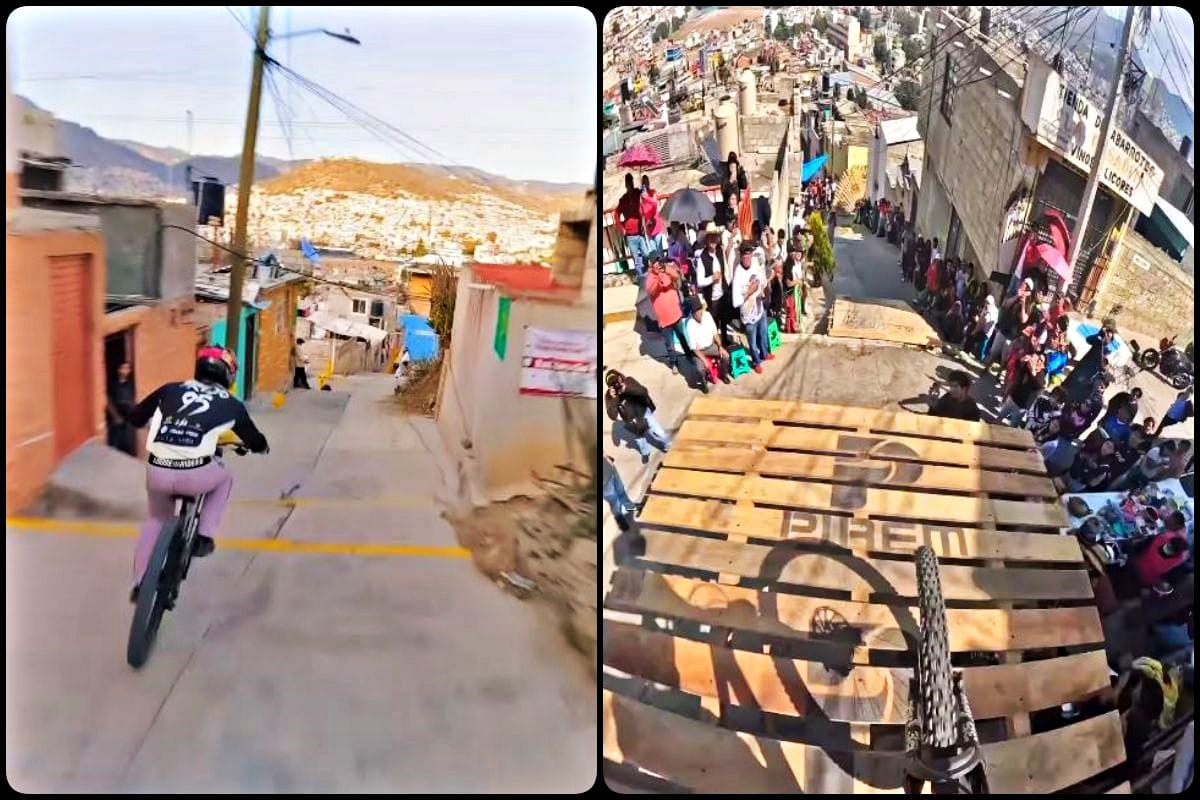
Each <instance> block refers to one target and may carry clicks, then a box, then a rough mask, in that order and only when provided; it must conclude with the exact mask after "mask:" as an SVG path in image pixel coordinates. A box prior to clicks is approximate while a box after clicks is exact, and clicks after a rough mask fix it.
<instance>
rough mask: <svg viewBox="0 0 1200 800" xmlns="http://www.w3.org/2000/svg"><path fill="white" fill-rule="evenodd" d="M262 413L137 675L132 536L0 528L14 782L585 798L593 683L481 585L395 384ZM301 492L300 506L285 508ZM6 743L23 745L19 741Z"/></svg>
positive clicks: (534, 624) (362, 385)
mask: <svg viewBox="0 0 1200 800" xmlns="http://www.w3.org/2000/svg"><path fill="white" fill-rule="evenodd" d="M336 389H337V390H336V391H334V392H311V393H299V392H293V393H292V394H291V395H289V396H288V399H287V403H286V404H285V405H284V407H283V408H281V409H272V408H269V407H266V408H258V409H254V410H253V414H254V416H255V418H256V420H257V421H258V423H259V425H260V427H261V428H262V429H263V431H264V433H265V434H266V435H267V437H268V439H269V440H270V442H271V448H272V452H271V453H270V455H268V456H265V457H247V458H235V457H230V458H228V459H227V464H228V466H229V467H230V468H231V469H232V470H233V471H234V473H235V475H236V476H237V482H236V485H235V490H234V501H233V503H232V505H231V506H230V510H229V513H228V514H227V517H226V521H225V523H224V525H223V526H222V532H223V533H224V534H225V537H224V539H219V540H218V549H217V552H216V553H215V554H214V555H213V556H211V557H209V558H207V559H205V560H203V561H200V562H196V564H195V565H194V567H193V570H192V572H191V575H190V577H189V579H188V581H187V582H186V583H185V585H184V587H183V592H182V595H181V599H180V602H179V605H178V607H177V609H176V610H175V611H174V612H172V613H169V614H168V615H167V617H166V619H165V620H164V623H163V628H162V630H161V631H160V633H159V639H158V643H157V646H156V649H155V652H154V653H153V655H152V657H151V660H150V662H149V663H148V664H147V665H146V666H145V667H144V668H143V669H142V670H141V671H137V672H135V671H133V670H131V669H130V668H129V666H128V665H127V664H126V663H125V657H124V656H125V641H126V637H127V635H128V630H129V622H130V616H131V614H132V607H131V606H130V604H129V602H128V591H129V571H130V561H131V556H132V552H133V544H134V528H133V526H132V525H129V524H111V523H108V524H89V523H86V522H83V521H76V520H66V519H58V520H15V521H14V520H9V524H8V526H7V534H8V535H7V536H6V563H7V568H6V578H7V585H8V591H7V613H6V622H7V625H6V628H7V637H6V639H7V641H6V643H7V654H8V655H7V664H6V667H7V670H8V676H9V680H8V681H7V686H8V690H7V696H6V701H7V707H8V713H7V726H6V728H7V738H6V750H7V759H6V767H7V772H8V778H9V782H10V783H11V784H12V785H14V786H15V787H17V788H18V789H21V790H23V791H37V792H71V791H89V792H92V791H102V792H160V793H172V792H182V791H201V792H306V793H307V792H379V791H392V792H395V791H399V792H433V791H439V792H441V791H452V792H484V791H488V792H494V791H501V792H519V791H528V792H579V791H583V790H585V789H587V788H588V787H589V786H590V785H591V783H592V781H593V777H592V776H594V775H595V770H596V766H595V748H596V714H595V702H594V701H595V682H594V678H593V677H592V675H591V674H590V673H589V670H588V668H587V665H586V664H585V663H584V662H583V660H582V659H581V658H580V657H579V655H578V654H577V653H575V652H574V651H572V650H571V649H570V647H569V645H568V644H567V642H566V641H565V640H564V638H563V637H562V635H561V634H560V632H559V631H558V630H557V628H556V626H555V625H554V623H553V621H552V619H551V617H550V615H549V614H543V613H542V612H541V610H540V609H538V608H537V607H536V606H531V605H525V604H522V602H521V601H520V600H517V599H515V598H513V597H511V596H509V595H507V594H505V593H503V592H502V591H501V590H500V589H498V588H497V587H496V586H494V585H492V584H491V583H490V582H489V581H488V580H487V579H485V578H484V577H483V576H482V575H481V574H479V573H478V572H477V571H476V569H475V567H474V565H473V564H472V562H471V560H470V557H469V554H468V553H467V552H466V551H465V550H463V549H461V548H460V547H459V546H458V543H457V542H456V541H455V536H454V532H453V529H452V528H451V527H450V525H449V524H447V523H446V521H445V520H443V518H442V516H441V508H442V506H441V504H440V502H439V498H445V497H449V496H453V494H454V492H455V488H454V486H453V485H452V482H453V480H454V475H453V470H452V469H450V467H449V466H448V464H447V463H446V461H445V459H444V457H443V456H442V455H441V452H440V443H439V439H438V435H437V430H436V428H435V426H434V423H433V421H432V420H429V419H425V418H415V417H406V416H403V415H402V414H401V413H400V412H399V411H398V409H397V408H396V406H395V403H394V401H393V398H392V379H391V377H390V376H387V375H363V376H356V377H352V378H347V379H344V380H341V379H339V381H338V386H337V387H336ZM297 484H298V486H299V488H296V489H295V491H294V495H293V500H291V501H281V500H280V499H279V498H280V496H281V494H283V493H286V492H287V491H288V490H290V489H293V487H295V486H296V485H297ZM14 732H19V734H16V733H14Z"/></svg>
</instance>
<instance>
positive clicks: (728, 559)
mask: <svg viewBox="0 0 1200 800" xmlns="http://www.w3.org/2000/svg"><path fill="white" fill-rule="evenodd" d="M644 538H645V542H646V550H645V555H644V556H643V557H644V558H645V559H646V560H647V561H655V562H658V563H660V564H670V565H675V566H680V567H687V568H690V569H699V570H704V571H707V572H712V573H717V574H720V573H729V574H732V575H736V576H740V577H743V578H757V579H760V580H765V581H769V582H771V583H788V584H793V585H796V586H811V587H816V588H820V589H832V590H836V591H848V592H855V591H858V592H862V593H864V594H869V593H883V594H895V595H899V596H901V597H916V596H917V575H916V568H915V566H914V565H913V563H912V562H909V561H885V560H882V559H872V558H863V557H858V556H853V555H848V554H846V555H844V554H831V553H819V552H804V551H801V550H797V549H795V548H791V547H787V546H783V547H779V546H775V547H767V546H764V545H757V544H738V543H733V542H727V541H721V540H716V539H704V538H701V537H699V536H687V535H681V534H674V533H663V532H661V531H645V532H644ZM939 572H940V575H941V579H942V595H943V596H944V597H945V598H946V599H947V600H996V601H1000V600H1085V599H1089V598H1091V597H1092V586H1091V583H1090V582H1089V581H1088V574H1087V571H1086V570H1084V569H1071V570H1068V569H1053V570H1051V569H994V568H989V567H967V566H959V565H956V564H942V565H940V568H939Z"/></svg>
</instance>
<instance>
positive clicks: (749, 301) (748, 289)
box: [733, 242, 774, 374]
mask: <svg viewBox="0 0 1200 800" xmlns="http://www.w3.org/2000/svg"><path fill="white" fill-rule="evenodd" d="M755 249H756V245H755V244H754V243H753V242H745V243H744V244H742V250H741V254H740V255H741V263H740V264H739V266H738V268H737V271H736V272H735V273H734V274H733V305H734V307H735V308H736V309H738V313H739V314H740V316H741V319H742V325H743V326H744V328H745V330H746V340H747V344H748V345H749V350H750V364H751V367H752V368H753V369H754V371H755V372H758V373H760V374H761V373H762V362H763V361H769V360H770V359H772V358H773V357H774V356H772V355H771V352H770V350H769V349H768V348H769V343H768V341H767V314H766V309H765V307H764V302H763V294H764V292H765V291H766V288H767V282H766V276H764V275H763V274H762V273H761V272H759V271H758V270H757V269H756V268H755V264H754V251H755Z"/></svg>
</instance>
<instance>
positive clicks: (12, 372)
mask: <svg viewBox="0 0 1200 800" xmlns="http://www.w3.org/2000/svg"><path fill="white" fill-rule="evenodd" d="M17 213H18V214H20V213H22V212H17ZM42 213H44V212H42ZM81 254H89V255H90V256H91V283H92V287H93V289H94V293H93V306H92V307H93V314H92V319H93V320H94V321H98V320H100V319H102V318H103V316H104V299H103V298H104V294H103V292H104V241H103V237H102V234H101V232H100V230H99V229H98V228H97V229H95V230H78V229H73V230H41V231H36V232H33V231H31V232H29V233H16V232H14V229H13V228H12V227H10V228H9V230H8V231H7V233H6V236H5V254H4V266H5V269H4V287H5V291H4V310H5V320H4V328H5V342H4V356H5V371H4V372H5V381H4V386H5V394H6V397H5V415H4V419H5V425H4V428H5V430H4V434H5V435H4V456H5V494H4V507H5V512H6V513H14V512H16V511H18V510H20V509H21V508H24V507H25V506H27V505H28V504H29V503H30V502H32V501H33V500H34V499H35V498H36V497H37V494H38V493H39V492H40V491H41V489H42V487H43V486H44V485H45V482H46V479H47V478H48V477H49V476H50V473H52V472H53V471H54V469H55V467H57V466H58V464H57V462H56V459H55V456H54V427H55V421H54V402H55V395H56V393H57V392H61V391H66V392H70V391H72V390H75V391H78V387H62V386H56V385H54V373H53V364H52V360H51V353H52V348H53V342H52V338H51V304H52V303H53V302H54V299H53V297H51V294H50V282H49V278H50V275H49V266H48V261H49V259H50V258H52V257H57V256H77V255H81ZM96 324H97V323H95V322H94V323H93V325H96ZM93 333H97V334H98V327H97V328H93ZM91 341H92V342H93V345H94V346H93V354H92V358H91V362H92V373H93V374H92V381H91V384H92V389H93V391H92V392H91V396H90V397H83V396H81V397H79V402H81V403H86V404H88V405H90V406H91V408H92V419H93V420H94V422H95V426H96V434H97V435H98V436H103V435H104V363H103V361H104V355H103V351H102V349H101V347H100V341H101V339H100V336H99V335H94V336H92V337H91Z"/></svg>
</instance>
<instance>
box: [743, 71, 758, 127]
mask: <svg viewBox="0 0 1200 800" xmlns="http://www.w3.org/2000/svg"><path fill="white" fill-rule="evenodd" d="M740 83H741V88H740V90H739V91H738V109H739V110H740V111H741V113H742V116H746V117H752V116H754V115H755V114H757V113H758V88H757V86H756V85H755V81H754V73H753V72H751V71H750V70H746V71H745V72H743V73H742V77H741V80H740Z"/></svg>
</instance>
